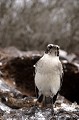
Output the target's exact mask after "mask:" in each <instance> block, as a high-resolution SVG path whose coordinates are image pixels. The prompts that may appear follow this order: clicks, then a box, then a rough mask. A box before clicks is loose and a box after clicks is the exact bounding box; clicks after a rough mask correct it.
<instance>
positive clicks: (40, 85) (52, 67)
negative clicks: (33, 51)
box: [35, 44, 63, 110]
mask: <svg viewBox="0 0 79 120" xmlns="http://www.w3.org/2000/svg"><path fill="white" fill-rule="evenodd" d="M59 49H60V47H59V46H58V45H54V44H48V45H47V48H46V50H45V53H44V55H43V56H42V57H41V58H40V59H39V60H38V61H37V63H36V64H35V86H36V90H37V89H38V91H39V93H38V99H37V101H40V100H41V99H40V98H42V103H43V104H45V102H46V98H48V97H50V98H52V108H53V103H54V102H55V100H56V97H57V94H58V91H59V90H60V87H61V83H62V75H63V67H62V64H61V62H60V60H59ZM52 110H53V109H52Z"/></svg>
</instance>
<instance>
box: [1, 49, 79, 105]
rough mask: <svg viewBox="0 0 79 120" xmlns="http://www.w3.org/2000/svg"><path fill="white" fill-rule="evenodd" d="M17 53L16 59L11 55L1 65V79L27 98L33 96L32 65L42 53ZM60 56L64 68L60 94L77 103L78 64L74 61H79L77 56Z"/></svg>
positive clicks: (78, 88)
mask: <svg viewBox="0 0 79 120" xmlns="http://www.w3.org/2000/svg"><path fill="white" fill-rule="evenodd" d="M6 51H8V50H6ZM6 51H5V52H6ZM60 52H61V51H60ZM16 53H17V52H16ZM18 53H19V55H18V56H16V57H15V56H13V57H12V54H11V57H9V58H10V59H6V62H5V64H4V63H3V65H2V67H1V71H2V73H3V77H4V78H8V79H10V80H12V81H13V82H15V84H16V86H17V88H18V89H19V90H20V91H21V92H23V94H25V95H27V96H28V95H29V96H35V85H34V74H35V73H34V71H35V69H34V67H33V65H34V64H35V63H36V62H37V61H38V60H39V59H40V58H41V56H42V55H43V52H39V51H28V52H21V51H19V52H18ZM64 53H65V52H64ZM60 55H61V56H60V60H61V62H62V64H63V68H64V77H63V84H62V87H61V90H60V94H61V95H63V96H64V97H66V98H67V99H69V100H70V101H72V102H74V101H76V102H77V103H79V95H78V91H79V87H78V85H79V80H78V79H79V64H78V62H76V60H77V61H78V60H79V59H78V57H77V55H75V58H73V56H72V59H71V58H70V57H69V55H67V53H66V54H65V55H64V56H63V54H61V53H60ZM9 56H10V51H9ZM67 56H68V57H67ZM70 61H71V62H70Z"/></svg>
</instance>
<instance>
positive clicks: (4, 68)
mask: <svg viewBox="0 0 79 120" xmlns="http://www.w3.org/2000/svg"><path fill="white" fill-rule="evenodd" d="M42 55H43V51H28V52H22V51H19V50H17V49H16V48H13V47H12V48H7V49H0V119H1V120H79V105H78V104H79V94H78V91H79V87H78V85H79V80H78V79H79V54H78V53H77V54H74V53H73V54H67V53H66V52H65V51H62V50H61V51H60V60H61V62H62V64H63V68H64V77H63V83H62V87H61V90H60V92H59V95H58V97H57V100H56V102H55V105H54V115H51V108H49V107H44V108H42V107H40V104H39V103H37V104H36V108H34V104H35V102H36V97H35V86H34V67H33V65H34V64H35V63H36V61H37V60H39V59H40V57H41V56H42Z"/></svg>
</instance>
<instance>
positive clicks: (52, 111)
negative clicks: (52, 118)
mask: <svg viewBox="0 0 79 120" xmlns="http://www.w3.org/2000/svg"><path fill="white" fill-rule="evenodd" d="M51 113H52V114H53V115H54V108H53V97H51Z"/></svg>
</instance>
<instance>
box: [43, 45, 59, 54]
mask: <svg viewBox="0 0 79 120" xmlns="http://www.w3.org/2000/svg"><path fill="white" fill-rule="evenodd" d="M59 49H60V47H59V46H58V45H54V44H48V45H47V48H46V51H45V53H46V54H49V55H52V56H59Z"/></svg>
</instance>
